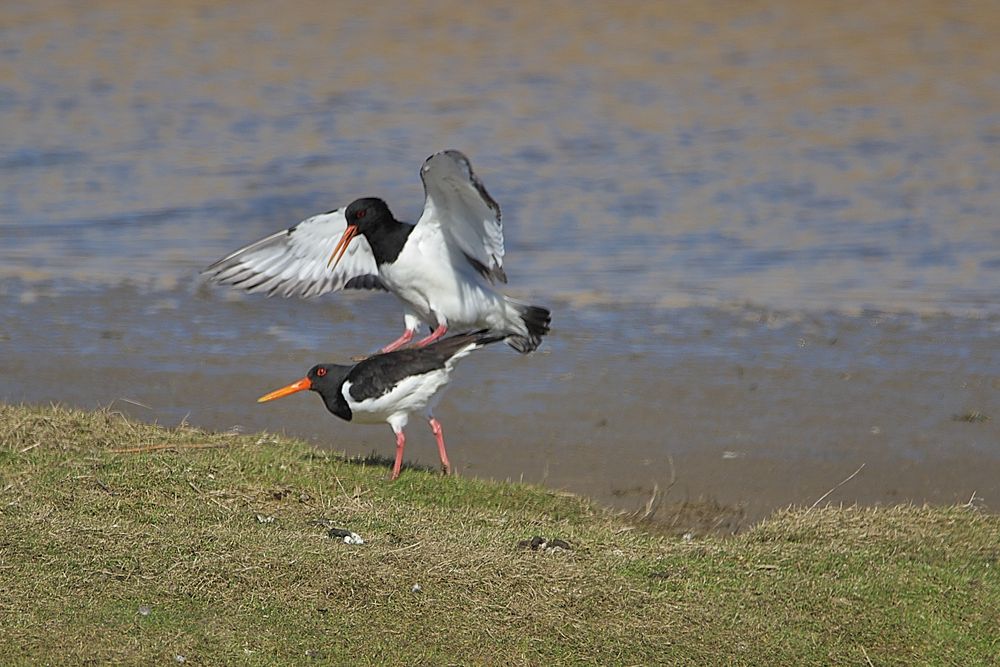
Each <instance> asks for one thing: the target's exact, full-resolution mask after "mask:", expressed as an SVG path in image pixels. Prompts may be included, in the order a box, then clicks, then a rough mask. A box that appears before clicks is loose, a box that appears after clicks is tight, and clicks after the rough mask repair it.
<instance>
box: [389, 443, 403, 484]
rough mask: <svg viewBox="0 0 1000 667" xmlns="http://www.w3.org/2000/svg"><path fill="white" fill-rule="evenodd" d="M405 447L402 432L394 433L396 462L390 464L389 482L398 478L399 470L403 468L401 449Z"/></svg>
mask: <svg viewBox="0 0 1000 667" xmlns="http://www.w3.org/2000/svg"><path fill="white" fill-rule="evenodd" d="M405 446H406V436H405V435H403V432H402V431H399V432H398V433H396V460H395V462H394V463H393V464H392V476H390V477H389V481H390V482H393V481H395V480H396V478H397V477H399V469H400V468H401V467H402V466H403V447H405Z"/></svg>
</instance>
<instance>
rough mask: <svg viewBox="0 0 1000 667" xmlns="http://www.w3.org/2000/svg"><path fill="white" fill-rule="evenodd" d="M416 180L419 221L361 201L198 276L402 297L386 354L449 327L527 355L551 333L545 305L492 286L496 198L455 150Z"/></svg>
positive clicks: (499, 242) (497, 244)
mask: <svg viewBox="0 0 1000 667" xmlns="http://www.w3.org/2000/svg"><path fill="white" fill-rule="evenodd" d="M420 177H421V179H422V180H423V183H424V211H423V214H422V215H421V216H420V219H419V220H418V221H417V224H416V225H411V224H408V223H405V222H400V221H399V220H396V218H395V217H394V216H393V214H392V212H391V211H390V210H389V207H388V206H387V205H386V204H385V202H384V201H382V200H381V199H377V198H365V199H357V200H355V201H354V202H352V203H351V204H350V206H348V207H346V208H339V209H336V210H334V211H330V212H328V213H324V214H322V215H317V216H313V217H311V218H308V219H307V220H304V221H302V222H300V223H299V224H297V225H295V226H293V227H290V228H289V229H287V230H285V231H281V232H278V233H277V234H273V235H271V236H268V237H267V238H264V239H261V240H260V241H257V242H256V243H252V244H250V245H248V246H246V247H245V248H241V249H240V250H237V251H236V252H234V253H232V254H231V255H228V256H226V257H224V258H222V259H220V260H219V261H217V262H215V263H214V264H212V265H211V266H209V267H208V268H207V269H205V271H204V273H205V274H207V275H208V276H209V278H210V279H211V280H214V281H216V282H218V283H222V284H228V285H233V286H236V287H240V288H242V289H244V290H246V291H248V292H266V293H267V294H268V295H269V296H270V295H272V294H281V295H282V296H286V297H289V296H299V297H312V296H318V295H320V294H325V293H327V292H331V291H334V290H338V289H351V288H359V289H382V290H387V291H390V292H392V293H393V294H395V295H396V296H397V297H399V299H400V300H401V301H402V302H403V305H404V314H403V322H404V325H405V330H404V332H403V334H402V335H401V336H400V337H399V338H398V339H396V340H394V341H393V342H391V343H389V344H388V345H386V346H385V347H383V348H382V350H381V351H382V352H391V351H392V350H395V349H398V348H400V347H402V346H404V345H406V344H407V343H409V342H410V341H411V340H412V339H413V336H414V334H415V332H416V331H417V329H418V328H419V327H420V324H421V323H424V324H426V325H427V326H429V327H430V328H431V330H432V332H431V334H430V335H429V336H427V337H426V338H424V339H422V340H420V341H419V342H418V343H416V345H418V346H422V345H427V344H429V343H432V342H434V341H436V340H438V339H440V338H441V337H442V336H444V334H445V333H446V332H447V331H448V330H449V329H459V330H462V329H489V330H490V331H491V332H494V333H497V334H503V335H504V336H505V337H506V340H507V343H508V344H509V345H510V346H511V347H513V348H514V349H515V350H517V351H518V352H523V353H527V352H531V351H532V350H534V349H535V348H537V347H538V345H539V344H540V343H541V339H542V336H544V335H545V334H547V333H548V331H549V322H550V319H551V317H550V313H549V311H548V309H546V308H542V307H540V306H532V305H528V304H525V303H521V302H519V301H515V300H514V299H511V298H509V297H506V296H504V295H503V294H500V293H499V292H497V291H496V290H495V289H493V287H492V285H493V284H495V283H496V282H498V281H499V282H502V283H506V282H507V275H506V274H505V273H504V270H503V256H504V241H503V225H502V224H501V216H500V206H499V204H497V203H496V201H495V200H494V199H493V198H492V197H491V196H490V195H489V193H488V192H487V191H486V188H485V186H484V185H483V183H482V181H480V180H479V178H478V177H477V176H476V174H475V172H473V170H472V165H471V164H470V163H469V160H468V158H466V157H465V155H463V154H462V153H460V152H459V151H455V150H447V151H442V152H440V153H435V154H434V155H431V156H430V157H429V158H427V160H426V161H425V162H424V164H423V166H422V167H421V169H420ZM338 238H339V241H338V242H337V243H336V245H335V246H334V245H333V244H334V241H335V240H336V239H338ZM331 246H333V254H332V255H328V253H329V251H330V248H331ZM328 258H329V259H328Z"/></svg>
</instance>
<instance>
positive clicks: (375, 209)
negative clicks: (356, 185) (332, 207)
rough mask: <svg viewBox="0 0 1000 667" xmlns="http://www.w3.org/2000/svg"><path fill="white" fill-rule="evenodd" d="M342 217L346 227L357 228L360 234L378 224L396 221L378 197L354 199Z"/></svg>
mask: <svg viewBox="0 0 1000 667" xmlns="http://www.w3.org/2000/svg"><path fill="white" fill-rule="evenodd" d="M344 217H345V218H347V224H348V226H352V225H353V226H355V227H357V228H358V233H360V234H364V233H365V232H367V231H369V230H371V229H373V228H375V227H377V226H378V225H379V223H384V222H391V221H395V220H396V219H395V218H394V217H393V215H392V211H390V210H389V207H388V206H387V205H386V203H385V202H384V201H382V200H381V199H379V198H378V197H364V198H362V199H355V200H354V201H352V202H351V205H350V206H348V207H347V210H346V211H344Z"/></svg>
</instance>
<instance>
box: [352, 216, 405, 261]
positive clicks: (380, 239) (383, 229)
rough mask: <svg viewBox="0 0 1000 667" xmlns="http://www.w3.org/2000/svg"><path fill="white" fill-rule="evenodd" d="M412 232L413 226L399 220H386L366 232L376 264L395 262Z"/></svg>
mask: <svg viewBox="0 0 1000 667" xmlns="http://www.w3.org/2000/svg"><path fill="white" fill-rule="evenodd" d="M412 231H413V225H408V224H406V223H405V222H400V221H398V220H386V221H384V222H380V223H379V224H378V225H376V226H373V227H371V228H370V229H367V230H365V232H364V235H365V239H367V240H368V245H369V246H371V249H372V255H374V256H375V263H376V264H377V265H379V266H381V265H382V264H390V263H392V262H395V261H396V258H397V257H399V253H401V252H402V251H403V246H404V245H406V240H407V239H408V238H409V237H410V232H412Z"/></svg>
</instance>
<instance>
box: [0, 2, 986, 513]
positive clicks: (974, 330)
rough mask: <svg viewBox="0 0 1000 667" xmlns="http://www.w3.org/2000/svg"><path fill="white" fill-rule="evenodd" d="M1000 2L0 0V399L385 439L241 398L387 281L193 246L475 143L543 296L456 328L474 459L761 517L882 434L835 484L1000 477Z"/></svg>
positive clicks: (338, 201) (881, 489) (582, 487)
mask: <svg viewBox="0 0 1000 667" xmlns="http://www.w3.org/2000/svg"><path fill="white" fill-rule="evenodd" d="M373 5H374V6H373ZM998 33H1000V10H998V9H997V6H996V4H995V3H987V2H983V3H975V2H973V3H935V2H926V3H920V2H918V3H884V4H882V5H878V6H871V5H868V4H857V5H854V6H846V7H845V6H844V3H824V2H805V3H795V4H794V6H791V4H789V5H788V6H784V5H782V6H776V5H772V4H769V3H639V4H633V5H629V6H621V7H613V8H612V7H609V6H606V5H605V4H604V3H568V2H567V3H547V4H546V5H545V6H544V7H541V6H539V7H537V8H536V7H527V6H523V7H522V6H512V5H510V4H509V3H489V2H488V3H461V2H435V3H427V4H424V5H420V4H419V3H407V4H406V5H405V6H400V5H398V4H397V3H385V4H382V5H375V4H374V3H330V2H316V3H309V2H302V3H297V4H296V6H295V11H285V10H281V11H279V10H277V9H275V6H274V5H273V4H271V3H232V4H225V3H197V2H181V3H171V4H170V5H164V4H162V3H152V2H137V3H129V4H127V5H123V4H121V3H110V2H96V3H88V4H87V5H86V6H84V5H79V4H76V3H56V2H44V1H42V2H34V3H30V4H28V5H25V6H22V7H4V8H3V9H0V183H2V186H0V195H2V198H0V309H2V310H0V312H2V314H3V318H2V321H0V400H6V401H31V402H39V401H62V402H66V403H71V404H75V405H82V406H97V405H107V404H109V403H112V402H113V403H114V405H115V407H116V408H119V409H121V410H123V411H125V412H128V413H129V414H132V415H134V416H136V417H138V418H142V419H147V420H157V421H160V422H161V423H167V424H176V423H178V422H180V421H181V420H185V419H186V420H187V421H189V422H190V423H192V424H195V425H198V426H205V427H210V428H219V429H228V428H231V427H234V426H237V425H238V426H239V427H240V428H242V429H245V430H262V429H267V430H272V431H276V430H284V431H287V432H290V433H295V434H299V435H303V436H305V437H309V438H311V439H313V440H314V441H315V442H317V443H318V444H320V445H323V446H330V447H333V448H334V449H337V450H343V451H346V452H348V453H351V454H367V453H369V452H371V451H373V450H376V451H379V452H381V453H384V454H388V453H390V451H391V444H392V442H391V436H390V434H389V431H388V429H387V428H385V429H382V428H378V427H363V426H352V425H348V424H344V423H342V422H338V421H335V420H334V419H333V418H332V417H330V416H329V415H327V414H326V413H325V412H324V411H323V410H322V407H321V405H320V403H319V401H318V400H317V399H315V397H313V396H304V397H296V399H300V400H296V399H286V400H285V401H281V402H280V403H276V404H274V405H268V406H258V405H256V404H255V403H254V402H253V399H254V398H255V397H256V396H259V395H260V394H261V393H263V392H264V391H266V390H269V389H272V388H274V387H276V386H278V385H280V384H283V383H285V382H287V381H290V380H293V379H296V378H297V377H299V376H300V375H301V374H302V372H304V371H305V370H306V369H307V368H308V367H309V366H310V365H311V364H312V363H314V362H316V361H320V360H330V361H332V360H338V359H343V358H345V357H346V356H347V355H350V354H355V353H358V352H362V351H367V350H370V349H372V348H374V347H376V346H377V345H378V344H381V343H384V342H386V341H388V340H390V339H391V338H393V337H394V336H395V335H396V334H397V333H398V329H399V326H400V316H399V310H398V307H397V306H396V304H395V303H394V302H393V301H392V300H391V298H390V297H387V296H384V295H359V294H351V295H335V296H329V297H325V298H322V299H320V300H317V301H314V302H308V303H302V302H295V301H282V300H266V299H263V298H258V297H242V296H239V295H235V294H233V293H230V292H226V291H224V290H217V289H209V288H206V287H205V286H203V285H201V284H200V282H199V281H198V278H197V271H198V269H199V268H201V267H203V266H204V265H206V264H207V263H209V262H210V261H212V260H214V259H216V258H217V257H218V256H219V255H222V254H224V253H226V252H228V251H229V250H231V249H233V248H235V247H238V246H239V245H242V244H244V243H246V242H248V241H250V240H253V239H255V238H258V237H259V236H261V235H263V234H266V233H269V232H271V231H273V230H276V229H278V228H281V227H284V226H288V225H290V224H292V223H293V222H295V221H297V220H299V219H301V218H303V217H305V216H307V215H309V214H312V213H315V212H319V211H324V210H328V209H330V208H333V207H336V206H341V205H344V204H346V203H347V202H349V201H350V200H351V199H352V198H354V197H356V196H362V195H369V194H377V195H380V196H382V197H384V198H385V199H387V200H388V201H389V203H390V205H391V206H392V207H393V208H394V210H395V211H396V213H397V214H398V215H399V216H400V217H403V218H404V219H407V218H409V219H415V217H416V216H417V215H418V214H419V210H420V206H421V201H422V199H421V190H420V182H419V178H418V176H417V169H418V168H419V165H420V162H421V161H422V160H423V158H424V157H426V155H428V154H429V153H431V152H433V151H435V150H439V149H441V148H445V147H455V148H460V149H462V150H463V151H465V152H466V153H467V154H469V156H470V157H471V158H472V160H473V163H474V165H475V166H476V168H477V171H478V172H479V173H480V175H481V176H482V178H483V179H484V181H485V182H486V184H487V186H488V187H489V189H490V191H491V193H492V194H493V195H494V196H495V197H496V199H498V200H499V201H500V203H501V205H502V206H503V208H504V220H505V225H506V235H507V249H508V257H507V263H506V266H507V273H508V275H509V276H510V278H511V285H510V288H509V290H508V291H509V293H511V294H512V295H515V296H518V297H522V298H525V299H528V300H532V301H535V302H539V303H545V304H548V305H550V306H551V307H552V308H553V311H554V313H555V325H556V331H555V333H554V334H553V335H552V337H551V338H550V339H549V341H548V342H547V344H546V345H545V346H544V347H543V351H542V352H541V353H539V354H536V355H533V356H532V357H530V358H521V357H519V356H517V355H514V354H513V353H511V352H510V351H509V350H506V349H497V350H492V351H488V352H484V353H482V354H480V355H478V356H476V357H474V358H471V359H469V360H467V361H466V362H465V363H463V365H462V367H461V368H460V372H459V373H458V374H457V377H456V380H455V386H454V387H453V389H452V391H451V392H450V393H449V394H448V395H446V397H445V399H444V400H443V401H442V404H441V407H440V409H439V417H441V419H442V421H443V423H444V425H445V428H446V430H447V434H448V438H449V442H450V443H451V444H450V449H451V452H450V453H451V457H452V461H453V463H454V464H456V466H457V467H458V468H459V470H460V471H461V472H462V473H463V474H469V475H478V476H483V477H495V478H507V477H510V478H514V479H519V478H523V479H525V480H528V481H540V482H543V483H545V484H548V485H551V486H553V487H558V488H566V489H570V490H573V491H578V492H582V493H587V494H590V495H593V496H596V497H598V498H600V499H602V500H605V501H607V502H611V503H614V504H616V505H618V506H621V507H625V508H635V507H638V506H640V505H641V504H642V503H643V502H644V501H645V500H646V499H647V498H648V496H649V494H650V490H651V489H652V488H653V487H654V485H656V486H658V487H659V488H660V489H661V490H663V489H669V490H668V491H667V498H666V501H667V502H670V501H682V500H685V499H690V500H698V499H710V500H713V501H718V502H720V503H724V504H730V505H739V506H741V507H742V508H744V510H745V512H746V515H745V520H746V521H750V520H753V519H755V518H758V517H760V516H762V515H764V514H766V513H767V512H768V511H770V510H772V509H773V508H775V507H781V506H784V505H787V504H790V503H811V502H813V501H814V500H816V499H817V498H819V497H820V496H821V495H823V494H824V493H825V492H826V491H827V490H829V489H830V488H831V487H833V486H834V485H835V484H836V483H837V482H839V481H840V480H842V479H844V478H845V477H847V476H848V475H850V474H851V473H852V472H853V471H855V470H856V469H858V468H859V467H860V466H861V465H862V464H864V468H863V469H862V471H861V472H860V473H859V474H858V475H857V476H856V477H855V478H853V479H852V480H851V481H850V482H848V483H846V484H845V485H844V486H843V487H841V488H839V489H838V490H837V491H836V492H835V493H834V494H832V495H831V496H830V497H829V500H830V501H833V502H851V501H855V500H858V501H863V502H894V501H898V500H903V499H911V500H916V501H923V500H927V501H932V502H953V501H961V502H964V501H967V500H968V499H969V498H970V497H972V495H973V493H976V495H977V497H981V498H982V499H983V500H982V501H981V502H983V503H985V504H986V506H987V507H992V508H994V509H996V508H997V507H998V506H1000V481H998V480H1000V393H998V389H1000V342H998V341H1000V298H998V295H1000V124H998V118H1000V77H997V74H996V72H997V71H998V70H1000V45H998V43H997V41H996V39H995V35H996V34H998ZM128 401H133V402H134V403H130V402H128ZM135 403H141V404H142V406H147V407H142V406H140V405H136V404H135ZM988 417H989V418H991V419H989V420H985V421H984V420H983V419H985V418H988ZM411 442H412V444H411V445H410V449H409V450H408V452H409V457H410V458H411V459H413V460H414V461H415V462H420V463H433V462H434V460H435V452H434V447H433V439H432V437H431V436H430V434H429V433H427V432H425V431H424V429H422V428H421V425H420V424H416V423H415V424H413V425H412V426H411Z"/></svg>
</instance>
